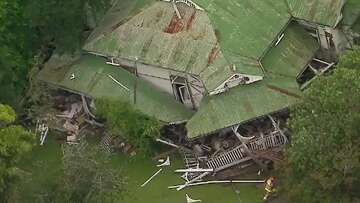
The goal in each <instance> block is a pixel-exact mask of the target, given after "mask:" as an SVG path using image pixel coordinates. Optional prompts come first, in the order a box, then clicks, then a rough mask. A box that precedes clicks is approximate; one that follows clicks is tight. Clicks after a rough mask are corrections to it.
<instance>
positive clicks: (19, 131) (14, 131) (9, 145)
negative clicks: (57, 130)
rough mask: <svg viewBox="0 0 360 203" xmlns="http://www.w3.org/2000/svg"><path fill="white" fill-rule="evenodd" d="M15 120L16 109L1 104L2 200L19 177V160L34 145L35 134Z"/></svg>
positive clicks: (0, 171)
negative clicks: (15, 123) (14, 123)
mask: <svg viewBox="0 0 360 203" xmlns="http://www.w3.org/2000/svg"><path fill="white" fill-rule="evenodd" d="M14 121H15V113H14V110H13V109H11V107H10V106H7V105H3V104H0V123H1V125H0V201H1V200H3V199H4V198H6V192H7V190H8V189H9V187H10V185H11V184H12V183H13V181H14V179H16V178H17V177H18V174H19V169H18V167H17V163H18V161H19V160H20V158H21V157H22V156H23V155H24V154H25V153H27V152H29V151H30V150H31V149H32V147H33V141H34V136H33V134H32V133H30V132H29V131H27V130H26V129H24V128H23V127H22V126H19V125H13V124H11V123H12V122H14Z"/></svg>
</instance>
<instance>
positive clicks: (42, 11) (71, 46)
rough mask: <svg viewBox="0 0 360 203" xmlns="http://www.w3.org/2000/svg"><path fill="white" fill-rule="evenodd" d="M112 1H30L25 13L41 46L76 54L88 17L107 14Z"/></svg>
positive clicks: (86, 28) (81, 41)
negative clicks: (91, 14) (92, 14)
mask: <svg viewBox="0 0 360 203" xmlns="http://www.w3.org/2000/svg"><path fill="white" fill-rule="evenodd" d="M109 6H110V0H47V1H44V0H31V1H27V4H26V13H27V16H28V18H29V19H30V26H31V27H32V29H33V30H34V33H35V34H36V37H37V39H38V40H39V41H38V43H37V44H38V45H46V46H49V45H50V46H54V47H56V50H57V51H58V52H74V51H77V50H78V49H79V48H80V47H81V45H82V43H83V40H84V39H85V35H84V31H86V30H89V28H88V27H87V17H88V15H87V14H88V13H89V11H91V13H104V12H105V11H106V9H107V8H108V7H109Z"/></svg>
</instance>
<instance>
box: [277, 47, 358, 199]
mask: <svg viewBox="0 0 360 203" xmlns="http://www.w3.org/2000/svg"><path fill="white" fill-rule="evenodd" d="M359 53H360V51H359V50H355V51H352V52H349V53H348V54H346V55H344V56H343V57H341V59H340V62H339V64H338V66H337V69H336V70H335V71H334V72H333V73H332V74H331V75H329V76H327V77H325V76H324V77H320V78H319V79H318V80H317V81H315V82H314V83H313V84H312V85H311V87H310V88H309V89H308V90H306V91H305V92H304V98H303V102H302V103H301V104H299V105H298V106H296V107H294V108H293V109H292V110H291V115H290V121H289V124H290V127H291V129H292V131H293V136H292V140H291V141H292V142H291V145H290V147H289V148H288V149H287V151H286V155H287V161H286V165H285V167H284V169H283V170H284V171H283V172H284V173H283V174H284V177H283V180H284V182H285V183H286V184H285V186H284V188H285V189H286V191H287V192H288V194H289V196H290V198H291V199H292V200H293V202H309V203H311V202H314V203H315V202H321V203H322V202H355V201H359V195H358V194H359V189H358V185H359V184H360V151H359V148H360V136H359V132H360V125H359V124H360V102H359V101H360V54H359ZM350 68H351V69H350ZM355 194H356V195H357V197H356V195H355Z"/></svg>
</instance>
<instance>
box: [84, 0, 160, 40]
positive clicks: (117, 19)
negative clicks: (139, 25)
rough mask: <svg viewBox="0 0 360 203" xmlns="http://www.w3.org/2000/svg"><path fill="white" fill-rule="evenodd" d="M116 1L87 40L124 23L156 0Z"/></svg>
mask: <svg viewBox="0 0 360 203" xmlns="http://www.w3.org/2000/svg"><path fill="white" fill-rule="evenodd" d="M115 1H116V2H115V3H114V4H113V6H112V7H111V8H110V9H109V11H108V12H107V13H106V15H105V16H104V18H103V19H102V21H101V22H100V24H99V26H98V27H97V28H96V29H95V30H94V31H93V32H92V33H91V35H90V37H89V38H88V41H91V40H93V39H94V38H97V37H99V36H101V35H102V34H104V33H108V32H111V31H112V30H114V29H116V28H117V27H119V26H120V25H122V24H124V23H125V22H126V21H128V20H129V19H130V18H131V17H133V16H134V15H136V14H138V13H140V12H141V11H142V9H144V8H146V7H147V6H149V5H151V4H152V3H154V2H156V0H115Z"/></svg>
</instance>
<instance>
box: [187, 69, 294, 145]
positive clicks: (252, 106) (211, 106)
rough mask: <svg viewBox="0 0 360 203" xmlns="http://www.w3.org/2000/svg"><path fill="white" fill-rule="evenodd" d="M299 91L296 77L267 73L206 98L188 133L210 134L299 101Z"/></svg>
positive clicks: (196, 134) (195, 134) (188, 125)
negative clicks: (266, 75)
mask: <svg viewBox="0 0 360 203" xmlns="http://www.w3.org/2000/svg"><path fill="white" fill-rule="evenodd" d="M290 91H291V92H290ZM300 95H301V92H300V90H299V88H298V84H297V83H296V81H295V80H294V78H290V77H279V76H276V77H272V76H268V77H267V78H266V79H264V80H263V81H260V82H257V83H254V84H251V85H247V86H238V87H235V88H233V89H231V90H229V91H228V92H226V93H223V94H221V95H217V96H213V97H211V98H205V99H204V101H203V103H202V104H201V107H200V109H199V110H198V112H196V113H195V115H194V116H193V117H192V118H191V119H190V120H189V121H188V123H187V124H186V128H187V130H188V137H189V138H196V137H199V136H201V135H207V134H209V133H212V132H215V131H217V130H219V129H223V128H226V127H230V126H233V125H236V124H239V123H243V122H245V121H248V120H251V119H254V118H257V117H259V116H263V115H266V114H269V113H272V112H275V111H278V110H280V109H283V108H286V107H288V106H290V105H292V104H294V103H295V102H297V101H298V99H299V97H300Z"/></svg>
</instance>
